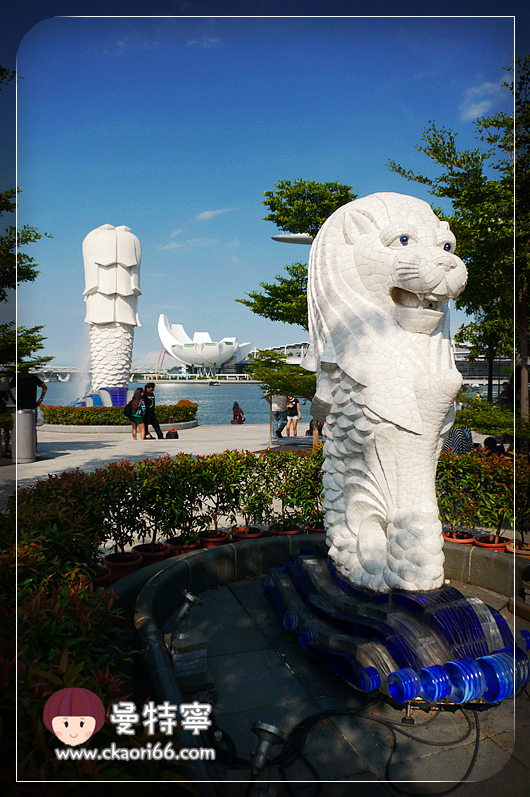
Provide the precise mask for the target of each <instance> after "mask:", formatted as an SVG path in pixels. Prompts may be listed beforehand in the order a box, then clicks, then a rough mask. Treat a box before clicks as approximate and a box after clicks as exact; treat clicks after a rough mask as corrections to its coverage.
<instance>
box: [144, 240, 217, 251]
mask: <svg viewBox="0 0 530 797" xmlns="http://www.w3.org/2000/svg"><path fill="white" fill-rule="evenodd" d="M218 244H219V241H218V240H217V238H189V239H188V240H187V241H182V243H178V242H177V241H171V243H169V244H165V245H164V246H157V251H159V252H164V251H165V250H167V249H204V248H205V247H207V246H217V245H218Z"/></svg>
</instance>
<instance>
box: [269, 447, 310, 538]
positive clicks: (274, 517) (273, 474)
mask: <svg viewBox="0 0 530 797" xmlns="http://www.w3.org/2000/svg"><path fill="white" fill-rule="evenodd" d="M300 458H301V455H300V454H298V453H296V452H294V451H271V452H269V454H268V456H267V462H268V470H269V473H268V483H269V489H270V490H271V493H272V499H273V500H272V501H271V503H270V504H269V508H268V519H269V531H270V533H271V534H277V535H281V534H299V533H300V532H301V530H302V529H301V527H300V514H299V511H298V508H297V505H296V494H295V491H294V485H295V484H296V481H297V479H298V478H299V475H298V470H299V468H300Z"/></svg>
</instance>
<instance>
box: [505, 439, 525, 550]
mask: <svg viewBox="0 0 530 797" xmlns="http://www.w3.org/2000/svg"><path fill="white" fill-rule="evenodd" d="M514 467H515V519H514V529H515V532H516V533H517V534H519V536H520V538H521V539H520V540H515V541H513V542H508V543H507V544H506V550H507V551H508V552H509V553H514V554H516V555H517V556H524V557H525V559H530V543H528V542H527V537H526V535H527V534H528V532H529V531H530V463H529V461H528V457H525V456H523V455H522V454H515V458H514Z"/></svg>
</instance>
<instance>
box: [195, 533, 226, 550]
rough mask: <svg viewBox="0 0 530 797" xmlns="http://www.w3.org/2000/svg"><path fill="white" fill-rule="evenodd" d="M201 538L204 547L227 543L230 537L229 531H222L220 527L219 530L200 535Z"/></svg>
mask: <svg viewBox="0 0 530 797" xmlns="http://www.w3.org/2000/svg"><path fill="white" fill-rule="evenodd" d="M199 540H200V542H201V546H202V547H203V548H217V546H218V545H224V544H225V543H227V542H228V540H229V537H228V532H227V531H221V530H220V529H218V530H217V531H211V532H209V533H208V534H201V535H199Z"/></svg>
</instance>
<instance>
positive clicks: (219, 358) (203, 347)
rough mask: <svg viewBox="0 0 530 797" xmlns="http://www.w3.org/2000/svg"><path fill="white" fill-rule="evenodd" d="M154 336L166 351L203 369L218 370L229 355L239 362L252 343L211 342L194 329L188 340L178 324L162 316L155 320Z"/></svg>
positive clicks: (232, 340) (232, 339)
mask: <svg viewBox="0 0 530 797" xmlns="http://www.w3.org/2000/svg"><path fill="white" fill-rule="evenodd" d="M158 335H159V337H160V340H161V341H162V345H163V346H164V348H165V350H166V351H167V352H168V354H170V355H171V356H172V357H174V358H175V359H176V360H179V361H180V362H181V363H184V364H185V365H192V366H194V367H195V368H200V369H202V370H204V371H211V370H212V369H213V370H218V369H219V368H220V367H221V366H222V365H225V363H227V362H229V361H230V360H231V359H232V358H233V359H234V362H235V363H238V362H241V361H242V360H244V359H245V357H246V356H247V354H248V353H249V351H250V350H251V348H252V343H242V344H239V343H238V342H237V340H236V338H223V339H222V340H220V341H213V340H212V339H211V337H210V335H209V334H208V332H195V333H194V335H193V339H191V338H190V337H189V336H188V334H187V333H186V331H185V330H184V327H183V326H182V324H170V323H169V320H168V317H167V316H166V315H161V316H160V318H159V319H158Z"/></svg>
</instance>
